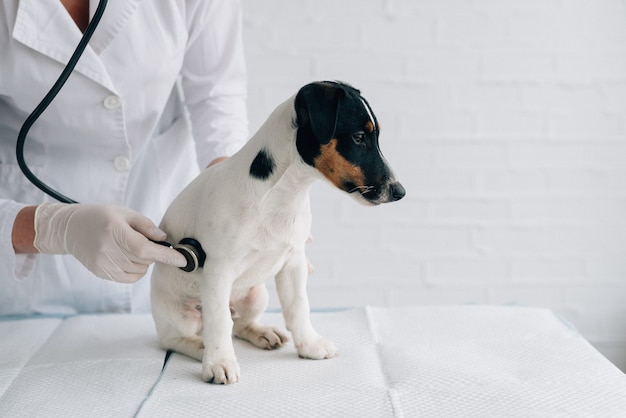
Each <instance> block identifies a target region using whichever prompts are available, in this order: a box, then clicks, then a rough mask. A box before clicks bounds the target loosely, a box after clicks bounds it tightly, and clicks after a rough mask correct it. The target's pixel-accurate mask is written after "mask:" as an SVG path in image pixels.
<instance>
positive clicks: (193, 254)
mask: <svg viewBox="0 0 626 418" xmlns="http://www.w3.org/2000/svg"><path fill="white" fill-rule="evenodd" d="M106 4H107V0H100V1H99V3H98V7H97V8H96V11H95V13H94V15H93V18H92V19H91V22H89V25H87V28H86V29H85V33H84V34H83V37H82V38H81V39H80V42H79V43H78V46H77V47H76V50H74V53H73V54H72V56H71V58H70V60H69V61H68V63H67V65H66V66H65V68H64V69H63V71H62V72H61V75H59V78H58V79H57V81H56V82H55V83H54V85H53V86H52V87H51V88H50V91H48V93H47V94H46V95H45V96H44V98H43V99H42V100H41V102H40V103H39V104H38V105H37V107H36V108H35V110H33V111H32V113H31V114H30V115H29V116H28V117H27V118H26V121H25V122H24V124H23V125H22V129H20V132H19V134H18V136H17V144H16V149H15V152H16V154H17V163H18V165H19V167H20V169H21V170H22V173H24V176H26V178H27V179H28V180H29V181H30V182H31V183H33V184H34V185H35V186H36V187H38V188H39V189H40V190H42V191H43V192H44V193H46V194H48V195H49V196H51V197H53V198H55V199H56V200H58V201H60V202H63V203H78V202H77V201H75V200H73V199H70V198H69V197H67V196H65V195H63V194H61V193H59V192H58V191H56V190H54V189H53V188H51V187H50V186H48V185H47V184H45V183H44V182H43V181H41V180H40V179H39V178H38V177H37V176H35V175H34V174H33V172H32V171H31V170H30V169H29V168H28V165H27V164H26V161H25V160H24V143H25V142H26V135H27V134H28V131H29V129H30V128H31V126H32V125H33V123H35V121H36V120H37V119H38V118H39V116H41V114H42V113H43V111H44V110H46V108H47V107H48V105H50V103H52V100H53V99H54V98H55V97H56V95H57V94H58V93H59V91H61V88H62V87H63V85H64V84H65V82H66V81H67V79H68V78H69V76H70V74H71V73H72V71H73V70H74V67H75V66H76V63H77V62H78V60H79V58H80V57H81V55H82V54H83V51H84V50H85V48H86V47H87V44H88V43H89V40H90V39H91V36H92V35H93V33H94V31H95V30H96V27H97V26H98V24H99V23H100V19H101V18H102V14H103V13H104V9H105V8H106ZM153 242H155V243H157V244H160V245H164V246H167V247H172V248H174V249H175V250H176V251H178V252H179V253H181V254H182V255H183V256H185V259H186V260H187V265H186V266H185V267H181V268H180V269H181V270H183V271H186V272H193V271H196V270H197V269H198V268H200V267H203V266H204V262H205V260H206V253H205V252H204V250H203V249H202V245H200V243H199V242H198V241H197V240H195V239H194V238H183V239H182V240H180V242H179V243H178V244H175V245H172V244H170V243H169V242H166V241H153Z"/></svg>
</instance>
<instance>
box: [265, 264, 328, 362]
mask: <svg viewBox="0 0 626 418" xmlns="http://www.w3.org/2000/svg"><path fill="white" fill-rule="evenodd" d="M306 281H307V260H306V257H305V255H304V253H301V254H297V255H294V256H293V257H291V258H290V259H288V260H287V262H286V263H285V266H284V267H283V268H282V269H281V271H280V272H279V273H278V274H277V275H276V290H277V291H278V297H279V299H280V304H281V306H282V309H283V316H284V318H285V323H286V325H287V329H288V330H289V331H290V332H291V335H292V337H293V340H294V344H295V346H296V350H297V351H298V355H299V356H300V357H303V358H310V359H315V360H319V359H325V358H331V357H334V356H335V355H336V354H337V347H336V346H335V344H334V343H333V342H332V341H330V340H328V339H326V338H324V337H322V336H320V335H319V334H318V333H317V332H316V331H315V330H314V329H313V326H312V325H311V320H310V307H309V298H308V296H307V292H306Z"/></svg>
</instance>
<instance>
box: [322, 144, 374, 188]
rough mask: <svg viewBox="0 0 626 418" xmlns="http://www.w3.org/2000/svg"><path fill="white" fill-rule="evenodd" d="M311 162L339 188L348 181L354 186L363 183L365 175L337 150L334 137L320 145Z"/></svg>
mask: <svg viewBox="0 0 626 418" xmlns="http://www.w3.org/2000/svg"><path fill="white" fill-rule="evenodd" d="M313 163H314V164H315V168H317V169H318V170H319V172H320V173H322V174H324V175H325V176H326V178H328V180H330V181H331V182H332V183H333V184H334V185H335V186H337V187H338V188H339V189H341V188H342V185H343V184H344V183H345V182H348V181H349V182H352V183H354V184H355V185H356V186H363V185H364V184H365V175H364V174H363V171H361V168H360V167H358V166H356V165H354V164H352V163H351V162H350V161H348V160H346V159H345V158H344V157H343V156H341V154H339V153H338V152H337V140H336V139H331V140H330V142H329V143H328V144H326V145H322V146H321V153H320V155H319V156H318V157H317V158H316V159H315V160H314V161H313Z"/></svg>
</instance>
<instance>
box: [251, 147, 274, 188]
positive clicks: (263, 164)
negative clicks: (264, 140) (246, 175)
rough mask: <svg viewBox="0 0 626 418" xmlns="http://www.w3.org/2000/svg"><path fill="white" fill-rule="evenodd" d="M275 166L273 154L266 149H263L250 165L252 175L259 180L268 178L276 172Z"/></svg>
mask: <svg viewBox="0 0 626 418" xmlns="http://www.w3.org/2000/svg"><path fill="white" fill-rule="evenodd" d="M274 167H275V164H274V160H273V159H272V156H271V155H270V154H269V153H268V152H267V151H266V150H265V149H262V150H261V151H259V153H258V154H257V155H256V157H254V161H252V164H251V165H250V175H251V176H252V177H255V178H257V179H259V180H266V179H267V178H269V176H271V175H272V172H274Z"/></svg>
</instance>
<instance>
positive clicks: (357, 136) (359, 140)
mask: <svg viewBox="0 0 626 418" xmlns="http://www.w3.org/2000/svg"><path fill="white" fill-rule="evenodd" d="M352 140H353V141H354V143H355V144H357V145H362V144H364V143H365V132H357V133H354V134H352Z"/></svg>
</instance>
